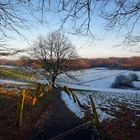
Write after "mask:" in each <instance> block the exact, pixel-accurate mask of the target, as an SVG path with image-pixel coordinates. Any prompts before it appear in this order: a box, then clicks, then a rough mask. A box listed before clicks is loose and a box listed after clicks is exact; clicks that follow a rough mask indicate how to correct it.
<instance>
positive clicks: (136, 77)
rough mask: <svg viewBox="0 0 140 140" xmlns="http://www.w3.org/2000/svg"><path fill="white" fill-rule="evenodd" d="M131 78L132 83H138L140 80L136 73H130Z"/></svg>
mask: <svg viewBox="0 0 140 140" xmlns="http://www.w3.org/2000/svg"><path fill="white" fill-rule="evenodd" d="M129 77H130V78H131V80H132V81H138V80H139V76H138V75H137V74H135V73H130V74H129Z"/></svg>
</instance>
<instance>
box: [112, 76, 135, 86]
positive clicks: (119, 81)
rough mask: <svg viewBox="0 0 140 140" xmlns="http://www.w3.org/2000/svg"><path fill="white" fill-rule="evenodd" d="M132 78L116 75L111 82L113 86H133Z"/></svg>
mask: <svg viewBox="0 0 140 140" xmlns="http://www.w3.org/2000/svg"><path fill="white" fill-rule="evenodd" d="M132 81H133V80H132V79H131V78H130V77H129V76H125V75H118V76H117V77H116V79H115V82H114V83H113V84H112V87H113V88H125V87H133V83H132Z"/></svg>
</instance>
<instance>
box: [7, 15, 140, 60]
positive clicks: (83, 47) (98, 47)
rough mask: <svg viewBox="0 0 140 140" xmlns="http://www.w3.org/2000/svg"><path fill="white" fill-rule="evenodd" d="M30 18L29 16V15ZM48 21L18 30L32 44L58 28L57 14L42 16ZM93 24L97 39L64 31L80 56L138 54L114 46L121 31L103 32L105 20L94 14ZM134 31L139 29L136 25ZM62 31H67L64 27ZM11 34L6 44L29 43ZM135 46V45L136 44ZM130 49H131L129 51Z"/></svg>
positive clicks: (118, 41) (92, 28)
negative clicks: (27, 28) (39, 37)
mask: <svg viewBox="0 0 140 140" xmlns="http://www.w3.org/2000/svg"><path fill="white" fill-rule="evenodd" d="M29 18H30V17H29ZM44 18H45V19H47V20H48V21H49V22H48V23H46V24H40V23H31V25H30V26H29V28H30V31H28V30H21V31H20V32H21V33H22V34H23V36H24V37H25V38H26V39H27V40H28V41H29V42H30V44H31V45H32V44H33V42H34V41H35V40H36V39H37V38H38V36H40V35H43V36H46V35H47V33H49V32H52V31H55V30H57V29H58V28H59V17H58V15H51V16H50V15H49V14H47V15H45V17H44ZM92 20H93V24H91V30H92V32H94V34H95V35H96V37H97V39H98V38H100V39H99V40H94V39H93V38H89V37H85V36H81V35H71V34H68V33H66V35H67V36H68V37H69V38H70V40H71V41H72V42H73V44H75V46H76V48H77V51H78V53H79V55H80V56H81V57H84V58H101V57H131V56H139V53H136V52H133V51H132V50H131V48H123V47H114V45H116V44H120V42H121V40H122V37H123V35H122V34H123V33H122V34H120V33H119V32H118V31H117V30H115V31H111V32H105V30H104V23H105V21H104V20H102V19H101V18H99V17H97V15H95V16H94V17H93V19H92ZM136 29H138V30H136V32H137V31H139V28H138V27H137V28H136ZM63 31H64V32H65V31H68V29H67V28H64V29H63ZM124 32H125V31H124ZM9 35H10V36H12V38H11V39H8V41H7V42H8V44H10V46H11V47H15V48H28V47H29V44H28V43H27V41H26V40H25V39H23V38H22V37H21V36H19V35H18V34H16V33H13V32H12V33H11V32H9ZM136 47H137V46H136ZM130 50H131V51H130Z"/></svg>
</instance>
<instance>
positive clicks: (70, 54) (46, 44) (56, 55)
mask: <svg viewBox="0 0 140 140" xmlns="http://www.w3.org/2000/svg"><path fill="white" fill-rule="evenodd" d="M32 56H34V57H35V58H37V59H38V60H39V62H40V63H41V65H42V67H43V68H44V69H45V70H46V71H47V72H48V73H49V74H50V75H51V78H52V83H53V86H54V83H55V80H56V78H57V76H58V75H59V74H62V73H65V74H66V73H67V70H69V68H70V64H71V60H72V59H76V58H77V53H76V50H75V47H74V46H73V45H72V43H71V42H70V40H69V39H68V38H67V37H66V36H65V35H64V34H62V33H60V32H52V33H50V34H49V35H48V36H47V38H43V37H40V38H39V40H38V41H37V42H36V43H35V46H34V47H33V54H32Z"/></svg>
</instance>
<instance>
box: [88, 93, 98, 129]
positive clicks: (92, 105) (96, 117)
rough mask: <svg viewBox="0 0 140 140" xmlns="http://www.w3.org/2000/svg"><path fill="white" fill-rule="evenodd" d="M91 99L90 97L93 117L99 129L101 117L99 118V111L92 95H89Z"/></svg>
mask: <svg viewBox="0 0 140 140" xmlns="http://www.w3.org/2000/svg"><path fill="white" fill-rule="evenodd" d="M89 99H90V102H91V107H92V112H93V118H94V119H95V125H96V127H97V129H99V128H100V122H99V118H98V115H97V112H96V106H95V104H94V101H93V99H92V96H91V95H89Z"/></svg>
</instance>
